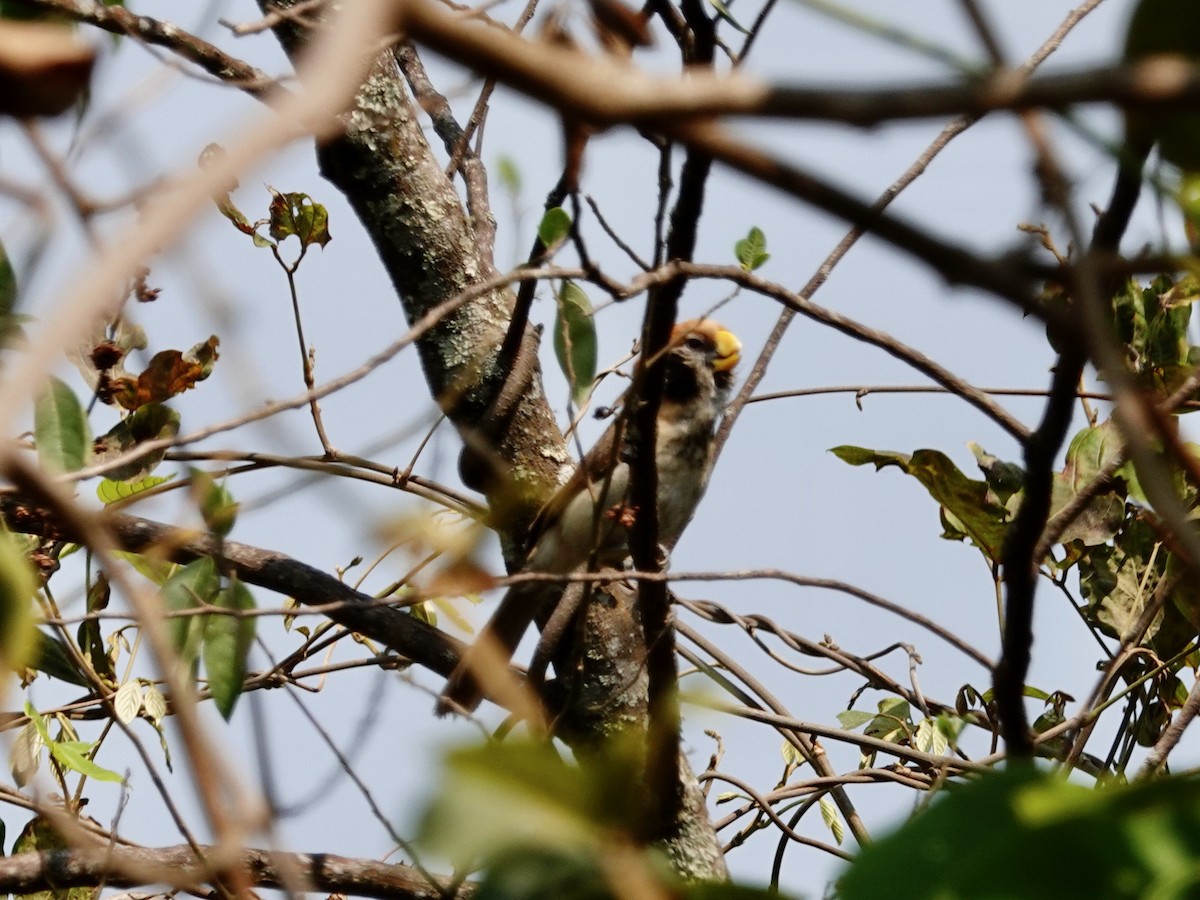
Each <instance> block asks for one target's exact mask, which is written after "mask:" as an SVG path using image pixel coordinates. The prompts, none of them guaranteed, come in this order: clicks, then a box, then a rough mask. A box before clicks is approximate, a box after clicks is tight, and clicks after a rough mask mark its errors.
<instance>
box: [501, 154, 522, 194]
mask: <svg viewBox="0 0 1200 900" xmlns="http://www.w3.org/2000/svg"><path fill="white" fill-rule="evenodd" d="M495 171H496V177H497V178H498V179H499V180H500V187H502V188H504V190H506V191H507V192H508V193H509V194H511V195H512V196H513V197H516V196H517V195H518V194H519V193H521V170H520V169H518V168H517V164H516V162H515V161H514V160H513V158H512V157H511V156H508V155H502V156H500V157H499V158H498V159H497V160H496V169H495Z"/></svg>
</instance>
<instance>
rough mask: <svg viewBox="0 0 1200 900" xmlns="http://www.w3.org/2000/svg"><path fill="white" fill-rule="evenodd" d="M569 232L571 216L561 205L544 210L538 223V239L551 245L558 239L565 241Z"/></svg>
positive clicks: (558, 240) (557, 241)
mask: <svg viewBox="0 0 1200 900" xmlns="http://www.w3.org/2000/svg"><path fill="white" fill-rule="evenodd" d="M570 233H571V216H570V214H569V213H568V212H567V211H566V210H565V209H563V208H562V207H561V206H555V207H554V208H553V209H548V210H546V214H545V215H543V216H542V221H541V222H540V223H538V239H539V240H540V241H541V242H542V243H543V244H544V245H545V246H546V247H547V248H550V247H553V246H555V245H556V244H558V243H559V242H560V241H565V240H566V239H567V235H569V234H570Z"/></svg>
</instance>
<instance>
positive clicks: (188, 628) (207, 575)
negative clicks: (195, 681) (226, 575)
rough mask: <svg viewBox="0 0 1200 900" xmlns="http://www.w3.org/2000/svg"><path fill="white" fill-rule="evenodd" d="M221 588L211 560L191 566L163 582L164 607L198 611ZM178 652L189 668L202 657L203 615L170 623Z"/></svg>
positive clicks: (171, 620) (172, 638)
mask: <svg viewBox="0 0 1200 900" xmlns="http://www.w3.org/2000/svg"><path fill="white" fill-rule="evenodd" d="M220 589H221V578H220V575H219V574H218V573H217V564H216V563H215V562H213V560H212V559H211V558H209V557H205V558H204V559H198V560H196V561H195V562H191V563H188V564H187V565H186V566H184V567H183V568H182V569H178V570H177V571H176V572H175V573H174V574H173V575H171V577H170V578H168V579H167V580H166V582H164V583H163V587H162V597H163V605H164V606H165V607H166V609H167V611H168V612H182V611H186V610H190V609H197V608H198V607H200V606H203V605H205V604H208V603H212V602H213V600H215V599H216V597H217V593H218V592H219V591H220ZM167 627H168V628H169V630H170V632H171V641H172V644H173V646H174V648H175V652H176V653H178V654H179V657H180V659H181V660H182V661H183V663H184V664H185V665H187V666H191V665H192V664H194V663H195V661H196V660H197V659H198V658H199V655H200V645H201V643H202V642H203V640H204V617H203V616H176V617H174V618H171V619H168V620H167Z"/></svg>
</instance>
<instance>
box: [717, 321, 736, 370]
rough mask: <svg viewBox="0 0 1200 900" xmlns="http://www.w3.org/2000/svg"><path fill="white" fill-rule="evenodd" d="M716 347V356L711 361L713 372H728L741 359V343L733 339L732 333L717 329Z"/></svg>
mask: <svg viewBox="0 0 1200 900" xmlns="http://www.w3.org/2000/svg"><path fill="white" fill-rule="evenodd" d="M716 346H717V356H716V359H714V360H713V371H714V372H728V371H729V370H731V369H732V368H733V367H734V366H736V365H737V364H738V361H739V360H740V359H741V358H742V342H741V341H739V340H738V339H737V338H736V337H734V335H733V332H732V331H726V330H725V329H724V328H718V329H717V335H716Z"/></svg>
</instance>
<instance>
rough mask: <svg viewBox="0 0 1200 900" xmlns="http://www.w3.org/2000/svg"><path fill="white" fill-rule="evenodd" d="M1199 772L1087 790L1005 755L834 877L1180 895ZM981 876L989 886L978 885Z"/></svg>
mask: <svg viewBox="0 0 1200 900" xmlns="http://www.w3.org/2000/svg"><path fill="white" fill-rule="evenodd" d="M1198 857H1200V780H1198V779H1197V778H1196V777H1195V776H1173V777H1169V778H1163V779H1160V780H1157V781H1150V782H1141V783H1139V784H1137V785H1134V786H1130V787H1123V786H1111V787H1108V788H1106V789H1104V790H1096V789H1089V788H1087V787H1083V786H1082V785H1078V784H1073V783H1071V782H1068V781H1066V780H1063V779H1060V778H1057V777H1054V776H1053V775H1049V774H1044V773H1040V772H1038V771H1036V770H1035V769H1034V768H1033V767H1032V766H1013V767H1010V768H1009V769H1007V770H1005V771H1002V772H996V773H994V774H988V775H984V776H982V777H980V778H978V779H975V780H973V781H972V782H971V783H969V784H967V785H965V786H958V785H951V786H950V788H949V789H948V790H947V791H946V792H945V794H944V795H943V796H942V797H940V798H938V797H935V798H934V801H933V802H932V803H931V804H930V805H929V806H928V807H927V808H926V809H925V810H924V811H923V812H920V813H918V814H917V815H916V816H914V817H913V819H912V820H911V821H910V822H908V823H907V824H906V825H904V826H903V827H901V828H900V829H899V830H898V831H896V832H895V833H893V834H892V835H890V836H885V837H883V838H881V839H879V840H877V841H875V842H874V843H872V844H871V845H869V846H867V847H864V848H863V849H862V851H861V852H860V854H859V856H858V858H857V859H856V860H855V862H854V863H853V864H852V865H851V866H850V868H849V870H848V871H847V873H846V874H845V876H844V877H843V878H842V880H841V882H840V885H839V887H840V891H839V894H838V896H839V897H841V898H842V900H877V898H879V897H882V896H900V894H899V893H896V892H895V891H890V890H888V889H887V888H886V887H885V886H887V885H895V884H896V879H897V877H898V873H907V872H919V873H921V877H919V878H905V879H904V889H903V891H902V892H901V893H902V895H903V896H904V897H905V898H906V900H934V898H937V900H944V898H965V897H985V896H986V897H989V898H1022V900H1059V898H1061V897H1063V896H1064V888H1063V886H1064V885H1070V889H1069V891H1068V893H1069V895H1070V896H1073V897H1097V898H1100V897H1103V898H1105V900H1124V898H1128V900H1134V898H1145V897H1164V898H1165V897H1172V898H1175V897H1180V898H1181V897H1188V896H1194V895H1195V889H1196V887H1197V870H1196V862H1195V861H1196V859H1197V858H1198ZM983 886H986V890H981V888H982V887H983Z"/></svg>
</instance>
